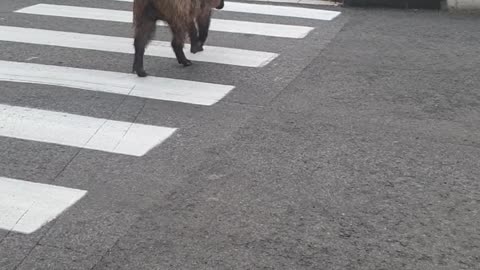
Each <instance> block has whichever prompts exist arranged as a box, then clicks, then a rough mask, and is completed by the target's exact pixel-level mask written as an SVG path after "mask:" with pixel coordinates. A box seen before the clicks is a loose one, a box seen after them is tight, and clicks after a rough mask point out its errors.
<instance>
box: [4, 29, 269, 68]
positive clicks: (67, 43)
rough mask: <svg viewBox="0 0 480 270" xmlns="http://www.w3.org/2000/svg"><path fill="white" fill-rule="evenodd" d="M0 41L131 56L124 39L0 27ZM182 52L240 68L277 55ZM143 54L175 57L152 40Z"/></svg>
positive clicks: (166, 45)
mask: <svg viewBox="0 0 480 270" xmlns="http://www.w3.org/2000/svg"><path fill="white" fill-rule="evenodd" d="M0 40H3V41H11V42H21V43H29V44H38V45H49V46H58V47H67V48H76V49H87V50H97V51H106V52H116V53H128V54H133V40H132V39H131V38H124V37H113V36H102V35H91V34H81V33H73V32H61V31H52V30H44V29H36V28H22V27H12V26H0ZM185 53H186V55H187V57H188V58H189V59H191V60H193V61H203V62H211V63H218V64H225V65H236V66H244V67H262V66H265V65H267V64H268V63H270V62H271V61H272V60H273V59H275V58H277V56H278V54H276V53H270V52H261V51H251V50H241V49H233V48H225V47H214V46H205V51H203V52H201V53H197V54H191V53H190V45H188V46H185ZM145 55H149V56H158V57H167V58H175V54H174V53H173V50H172V48H171V45H170V42H166V41H152V42H151V43H150V44H149V46H148V47H147V50H146V52H145Z"/></svg>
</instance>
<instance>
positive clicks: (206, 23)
mask: <svg viewBox="0 0 480 270" xmlns="http://www.w3.org/2000/svg"><path fill="white" fill-rule="evenodd" d="M210 17H212V10H211V9H208V11H207V12H202V15H201V16H200V17H199V18H198V22H197V23H198V39H199V41H200V47H201V49H202V50H203V44H205V41H207V37H208V31H209V28H210Z"/></svg>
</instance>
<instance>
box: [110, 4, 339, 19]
mask: <svg viewBox="0 0 480 270" xmlns="http://www.w3.org/2000/svg"><path fill="white" fill-rule="evenodd" d="M116 1H121V2H133V0H116ZM222 11H231V12H241V13H252V14H262V15H273V16H284V17H294V18H304V19H313V20H325V21H330V20H333V19H335V18H336V17H337V16H338V15H340V12H338V11H333V10H323V9H313V8H303V7H291V6H276V5H263V4H250V3H239V2H231V1H228V0H227V1H225V6H224V8H223V9H222Z"/></svg>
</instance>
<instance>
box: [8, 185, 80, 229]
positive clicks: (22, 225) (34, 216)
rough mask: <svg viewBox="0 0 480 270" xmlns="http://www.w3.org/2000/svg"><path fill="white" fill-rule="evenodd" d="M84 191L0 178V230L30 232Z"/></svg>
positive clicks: (72, 201) (68, 205)
mask: <svg viewBox="0 0 480 270" xmlns="http://www.w3.org/2000/svg"><path fill="white" fill-rule="evenodd" d="M86 193H87V191H85V190H79V189H72V188H65V187H60V186H53V185H47V184H39V183H32V182H27V181H22V180H17V179H11V178H5V177H0V229H3V230H7V231H14V232H19V233H25V234H29V233H33V232H35V231H36V230H38V229H40V228H41V227H42V226H43V225H45V224H47V223H48V222H50V221H52V220H53V219H55V218H56V217H58V216H59V215H60V214H61V213H62V212H64V211H65V210H67V209H68V208H69V207H70V206H72V205H73V204H75V203H76V202H77V201H78V200H80V199H81V198H82V197H83V196H84V195H85V194H86Z"/></svg>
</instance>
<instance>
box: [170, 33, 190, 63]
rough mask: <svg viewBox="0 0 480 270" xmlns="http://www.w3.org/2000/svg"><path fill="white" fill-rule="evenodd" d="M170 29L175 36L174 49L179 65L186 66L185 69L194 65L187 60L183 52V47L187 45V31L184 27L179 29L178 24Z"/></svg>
mask: <svg viewBox="0 0 480 270" xmlns="http://www.w3.org/2000/svg"><path fill="white" fill-rule="evenodd" d="M188 25H190V24H188ZM170 29H171V30H172V34H173V39H172V48H173V51H174V52H175V56H176V57H177V61H178V63H179V64H182V65H184V66H185V67H186V66H190V65H192V62H190V60H188V59H187V57H186V56H185V53H184V52H183V45H184V43H185V37H186V34H187V33H186V31H185V30H186V29H184V28H183V27H179V26H177V25H176V24H171V25H170Z"/></svg>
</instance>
